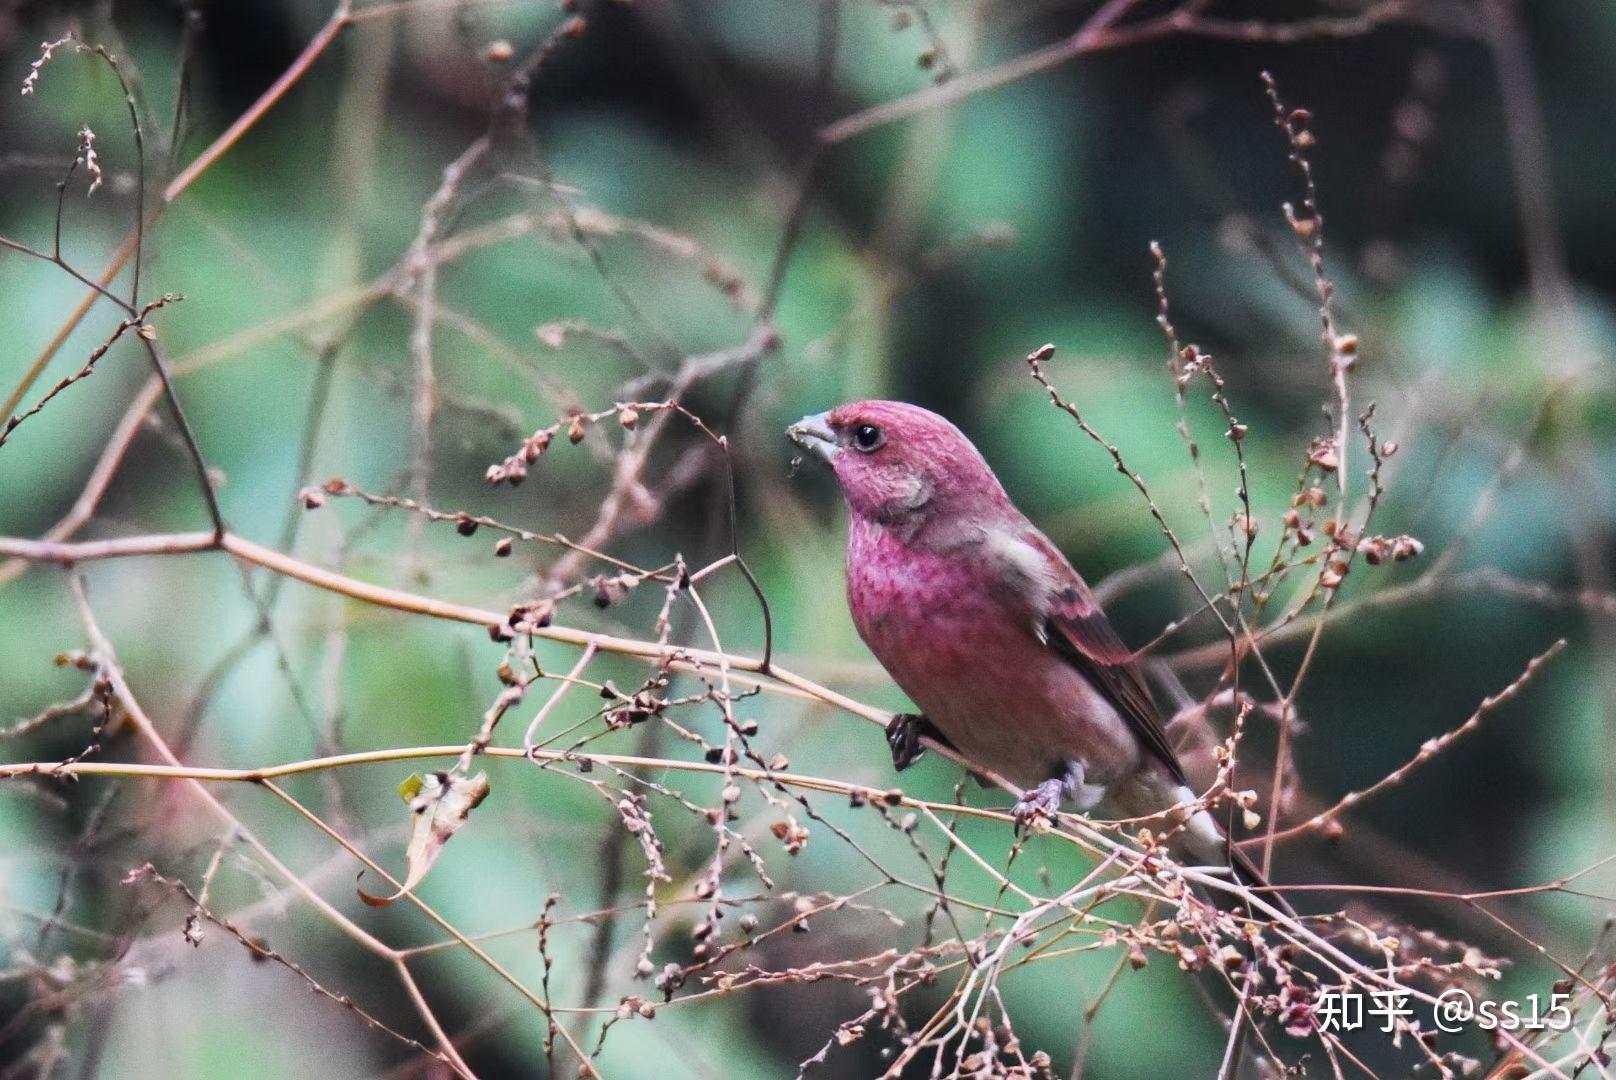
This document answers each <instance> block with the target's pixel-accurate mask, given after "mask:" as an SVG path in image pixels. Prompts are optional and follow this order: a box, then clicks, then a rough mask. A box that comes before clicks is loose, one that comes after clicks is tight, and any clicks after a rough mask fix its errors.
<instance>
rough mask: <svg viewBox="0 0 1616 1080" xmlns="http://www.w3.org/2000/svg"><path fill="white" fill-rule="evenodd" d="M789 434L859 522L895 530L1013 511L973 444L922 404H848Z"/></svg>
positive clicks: (816, 416) (814, 417)
mask: <svg viewBox="0 0 1616 1080" xmlns="http://www.w3.org/2000/svg"><path fill="white" fill-rule="evenodd" d="M786 434H787V436H789V437H790V439H791V441H792V442H795V443H796V444H797V445H798V446H800V447H802V449H803V450H805V451H806V452H808V453H809V454H812V455H813V456H814V457H817V458H819V459H820V460H821V461H823V462H825V463H826V464H827V465H829V466H830V467H831V471H833V472H834V473H835V474H836V482H837V483H838V484H839V485H841V489H842V495H843V496H844V497H845V498H846V499H847V505H848V507H849V509H851V510H852V512H853V513H854V514H855V515H856V516H858V517H861V518H866V519H868V520H871V521H875V522H879V523H881V524H886V525H893V524H900V523H913V522H916V521H922V520H925V519H926V518H929V517H937V516H945V515H946V516H952V515H956V514H962V513H964V514H971V515H974V514H975V513H978V512H982V511H989V510H999V509H1001V508H1003V507H1006V506H1008V505H1009V499H1008V497H1007V496H1006V495H1005V493H1004V488H1003V487H1001V486H1000V484H999V481H998V479H997V478H996V477H995V476H994V475H993V470H992V469H990V468H989V467H988V463H987V462H986V461H985V460H983V458H982V455H981V453H980V452H978V451H977V449H976V447H975V446H973V445H971V440H969V439H967V438H966V437H965V436H964V434H963V433H961V431H960V429H959V428H957V427H955V426H954V425H953V424H951V423H949V422H948V421H947V420H945V419H943V418H942V417H941V416H938V415H937V414H936V413H934V412H931V411H930V410H927V409H922V408H921V407H920V406H918V405H909V404H907V403H905V402H902V401H855V402H850V403H848V404H846V405H839V406H837V407H836V408H834V409H832V410H830V411H829V412H822V413H815V414H813V415H812V416H805V417H803V418H802V419H801V420H798V421H797V422H796V423H795V424H792V425H791V426H790V427H789V428H787V429H786Z"/></svg>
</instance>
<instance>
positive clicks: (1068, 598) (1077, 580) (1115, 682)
mask: <svg viewBox="0 0 1616 1080" xmlns="http://www.w3.org/2000/svg"><path fill="white" fill-rule="evenodd" d="M1027 540H1028V542H1029V543H1031V544H1032V545H1033V546H1035V547H1037V548H1039V549H1040V550H1041V552H1042V553H1043V554H1044V556H1045V557H1046V558H1047V559H1048V560H1049V571H1050V579H1049V586H1048V587H1049V595H1048V600H1047V603H1046V606H1045V607H1044V608H1043V623H1042V630H1043V636H1044V638H1045V640H1046V641H1047V642H1048V643H1049V647H1050V648H1052V649H1054V650H1055V652H1056V653H1058V654H1059V655H1060V656H1061V657H1062V658H1063V659H1065V660H1066V661H1067V663H1069V664H1071V665H1072V666H1073V667H1075V668H1077V670H1078V671H1080V672H1082V673H1083V675H1084V676H1085V677H1086V678H1087V679H1088V680H1089V682H1090V683H1091V684H1093V686H1094V687H1095V689H1097V690H1099V691H1100V693H1102V694H1103V695H1105V698H1106V700H1107V701H1109V702H1110V703H1111V706H1112V708H1114V709H1116V710H1117V713H1118V715H1120V716H1121V717H1122V718H1123V720H1125V721H1126V722H1127V724H1128V726H1129V727H1130V728H1132V729H1133V732H1134V734H1135V736H1136V737H1137V738H1138V739H1139V742H1140V744H1141V745H1142V746H1143V747H1145V749H1146V750H1148V751H1149V752H1150V753H1151V754H1153V755H1155V757H1156V758H1158V759H1159V760H1160V761H1161V763H1162V764H1163V765H1165V766H1166V767H1167V771H1168V772H1169V773H1170V774H1171V775H1172V777H1173V779H1174V780H1175V781H1177V782H1178V783H1180V784H1184V785H1185V786H1188V784H1189V781H1188V780H1187V779H1186V778H1185V775H1184V767H1183V766H1182V765H1181V764H1180V763H1179V760H1178V755H1177V754H1176V753H1174V751H1173V746H1172V743H1170V742H1168V740H1167V732H1166V731H1164V730H1163V729H1162V724H1161V715H1160V714H1159V713H1158V712H1157V711H1156V703H1155V701H1153V700H1152V699H1151V696H1150V689H1149V687H1147V686H1146V685H1145V678H1144V674H1143V673H1142V672H1141V671H1140V670H1139V663H1138V661H1136V660H1135V659H1134V657H1133V653H1132V652H1131V651H1130V650H1129V648H1128V647H1127V646H1126V645H1124V644H1123V643H1122V639H1121V638H1119V637H1118V636H1117V632H1116V631H1115V630H1114V629H1112V627H1111V622H1110V620H1109V619H1107V618H1106V617H1105V612H1104V611H1102V610H1101V609H1100V602H1099V601H1098V600H1096V599H1095V598H1094V593H1093V592H1091V591H1090V590H1089V587H1088V584H1087V583H1086V582H1084V580H1083V578H1082V577H1081V576H1079V574H1078V572H1077V571H1076V570H1074V569H1072V565H1071V563H1069V562H1067V561H1066V557H1065V556H1064V555H1062V554H1061V553H1060V551H1059V550H1058V549H1057V548H1056V547H1055V546H1054V545H1053V544H1051V543H1050V542H1049V540H1048V539H1047V538H1045V537H1044V536H1042V535H1039V534H1034V535H1032V536H1029V537H1028V538H1027Z"/></svg>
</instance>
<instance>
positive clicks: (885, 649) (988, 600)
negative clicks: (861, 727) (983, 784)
mask: <svg viewBox="0 0 1616 1080" xmlns="http://www.w3.org/2000/svg"><path fill="white" fill-rule="evenodd" d="M847 593H848V605H849V607H850V609H851V610H852V615H853V622H854V625H855V626H857V627H858V630H859V633H860V635H861V636H862V637H863V638H864V641H865V643H866V644H867V645H868V646H869V647H870V651H871V652H873V653H874V654H875V656H876V659H878V660H880V661H881V664H882V666H883V667H885V668H886V669H887V672H888V673H889V674H890V675H891V676H892V677H893V679H894V680H895V681H896V682H897V683H898V685H899V686H900V687H902V688H903V691H904V692H905V693H906V694H908V695H909V697H910V698H911V699H912V700H913V701H914V703H915V704H916V705H917V706H919V708H920V710H921V711H922V712H923V713H925V715H926V716H927V717H928V718H929V719H931V721H932V722H933V723H934V724H936V725H937V726H938V728H939V729H941V730H942V732H943V733H944V734H945V735H947V736H948V737H949V739H950V740H951V741H952V742H953V743H954V744H955V745H956V746H958V747H959V749H960V750H961V751H962V752H963V753H964V754H965V755H966V756H967V757H969V758H971V759H972V760H973V761H975V762H976V763H978V764H980V765H982V766H983V767H985V768H987V769H991V770H993V771H995V772H998V773H1000V774H1001V775H1003V776H1004V777H1005V778H1006V779H1009V780H1011V781H1013V782H1015V783H1017V784H1020V785H1022V786H1026V785H1029V784H1034V783H1037V782H1039V781H1041V780H1044V779H1047V778H1049V777H1050V776H1051V775H1055V774H1058V772H1059V771H1060V770H1061V769H1062V768H1064V763H1065V762H1066V761H1067V760H1072V759H1081V760H1083V761H1085V763H1086V764H1087V767H1088V769H1089V774H1090V778H1091V781H1097V782H1101V783H1106V782H1109V781H1110V780H1112V779H1115V778H1120V777H1122V776H1126V775H1128V774H1129V773H1131V772H1132V771H1133V769H1134V768H1135V767H1136V765H1137V761H1138V750H1137V747H1136V745H1135V743H1134V741H1133V739H1132V737H1131V735H1130V734H1129V732H1128V731H1127V729H1126V725H1125V724H1124V722H1123V721H1122V720H1121V718H1120V717H1119V716H1118V715H1117V714H1116V713H1115V711H1114V710H1112V709H1111V707H1110V706H1109V705H1108V704H1107V703H1106V702H1105V701H1104V699H1103V698H1101V697H1100V695H1099V694H1098V693H1097V692H1096V691H1095V690H1094V689H1093V687H1092V686H1090V685H1089V683H1088V682H1087V680H1086V679H1084V678H1083V676H1082V675H1081V674H1079V673H1078V672H1077V671H1076V669H1074V668H1073V667H1071V666H1070V665H1069V664H1067V663H1066V661H1064V660H1063V659H1061V658H1060V657H1059V656H1058V655H1056V654H1055V653H1054V652H1053V651H1052V650H1050V649H1049V648H1048V647H1047V646H1046V645H1045V644H1044V643H1043V642H1041V641H1040V640H1039V638H1038V637H1037V636H1036V634H1035V624H1036V615H1035V613H1034V610H1033V608H1032V606H1031V604H1030V603H1029V602H1028V599H1027V598H1026V597H1022V596H1018V595H1016V594H1015V592H1014V591H1013V590H1012V589H1011V588H1009V587H1008V586H1007V585H1006V584H1005V583H1004V582H1002V581H1001V580H999V579H998V578H997V577H996V576H995V572H994V568H993V564H992V563H991V561H990V560H988V559H986V558H985V557H984V555H983V552H982V550H981V548H980V546H972V545H966V546H963V547H955V548H953V549H951V550H948V551H934V550H929V549H927V548H926V547H925V546H924V545H923V544H911V543H906V542H904V541H903V540H902V539H900V538H898V537H897V536H895V535H894V534H893V533H891V532H890V531H888V530H885V529H883V528H881V527H880V526H878V525H875V524H873V523H870V522H867V521H863V520H859V519H855V521H854V522H853V526H852V533H851V536H850V537H849V543H848V552H847Z"/></svg>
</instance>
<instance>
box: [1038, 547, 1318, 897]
mask: <svg viewBox="0 0 1616 1080" xmlns="http://www.w3.org/2000/svg"><path fill="white" fill-rule="evenodd" d="M1031 539H1032V541H1033V542H1034V543H1035V544H1036V545H1037V546H1038V547H1040V548H1041V549H1042V550H1043V551H1044V553H1045V554H1046V555H1047V556H1049V559H1050V561H1051V563H1052V564H1053V565H1054V566H1055V567H1056V568H1057V572H1058V573H1060V574H1061V575H1062V577H1063V579H1064V580H1063V581H1062V582H1061V583H1060V584H1059V585H1058V586H1057V587H1056V590H1055V594H1054V596H1053V597H1052V598H1051V600H1050V605H1049V611H1048V613H1047V614H1046V615H1045V618H1044V632H1045V636H1046V637H1047V638H1048V640H1049V645H1050V648H1052V649H1054V650H1055V651H1056V652H1057V653H1058V654H1059V655H1060V656H1061V657H1062V658H1064V659H1065V660H1066V661H1067V662H1068V663H1070V664H1071V665H1072V666H1073V667H1075V668H1077V670H1078V671H1080V672H1082V673H1083V675H1084V677H1086V678H1087V679H1088V680H1089V682H1090V683H1091V684H1092V685H1093V686H1094V687H1095V688H1096V689H1098V690H1099V691H1100V692H1101V693H1102V694H1104V695H1105V697H1106V700H1108V701H1110V702H1111V705H1112V707H1113V708H1115V709H1116V710H1117V712H1118V713H1119V714H1120V715H1121V716H1122V718H1123V719H1124V720H1126V721H1127V722H1128V726H1129V727H1131V728H1133V730H1134V733H1135V734H1136V735H1137V736H1138V738H1139V742H1140V744H1141V745H1142V746H1144V747H1145V748H1146V749H1147V750H1149V751H1150V753H1152V754H1154V755H1155V756H1156V758H1157V759H1159V760H1160V761H1161V763H1162V764H1163V765H1165V766H1166V767H1167V771H1168V773H1169V774H1171V775H1172V777H1173V779H1174V780H1175V781H1177V782H1178V783H1180V784H1183V785H1184V786H1186V787H1188V786H1189V780H1188V779H1187V778H1186V777H1185V775H1184V767H1183V766H1182V765H1181V764H1179V761H1178V754H1177V753H1175V752H1174V751H1173V747H1172V744H1171V743H1169V742H1168V741H1167V732H1166V731H1164V730H1163V729H1162V725H1161V714H1159V713H1158V712H1157V711H1156V703H1155V701H1153V700H1152V699H1151V696H1150V688H1149V687H1148V686H1146V685H1145V678H1144V674H1143V673H1142V672H1141V671H1140V670H1139V663H1138V661H1136V660H1134V658H1133V653H1132V652H1131V651H1130V650H1129V649H1128V647H1127V646H1126V645H1124V644H1123V643H1122V639H1121V638H1119V637H1118V636H1117V632H1116V630H1114V629H1113V628H1112V626H1111V621H1110V620H1109V619H1107V618H1106V617H1105V612H1104V611H1102V610H1100V602H1099V601H1098V600H1096V599H1095V598H1094V594H1093V593H1092V592H1091V591H1090V590H1089V587H1088V585H1087V584H1086V583H1085V582H1084V581H1083V579H1082V577H1080V576H1079V575H1078V573H1077V571H1076V570H1073V569H1072V567H1071V564H1070V563H1068V562H1067V561H1066V557H1065V556H1063V555H1061V554H1060V552H1059V551H1058V550H1057V549H1056V548H1055V546H1054V545H1053V544H1051V543H1049V541H1048V540H1046V539H1044V538H1043V537H1042V536H1034V537H1032V538H1031ZM1225 854H1226V856H1227V857H1228V859H1229V865H1230V867H1231V868H1233V870H1234V873H1235V877H1236V878H1237V879H1238V880H1239V881H1240V882H1241V883H1242V884H1244V885H1246V886H1248V887H1251V888H1255V889H1258V890H1262V891H1265V892H1267V895H1268V899H1269V901H1270V902H1271V903H1273V904H1275V905H1276V906H1278V907H1280V908H1281V909H1283V910H1285V911H1289V912H1292V913H1293V914H1294V912H1293V911H1292V908H1291V906H1290V904H1289V903H1287V902H1286V900H1285V898H1284V897H1283V896H1280V895H1279V894H1278V893H1273V892H1270V891H1269V890H1270V889H1271V886H1270V885H1269V883H1268V879H1267V878H1266V877H1265V876H1263V872H1262V871H1261V870H1259V869H1258V868H1257V865H1256V864H1255V863H1253V862H1252V861H1251V860H1250V859H1249V858H1247V857H1246V855H1245V853H1244V852H1242V851H1241V850H1240V849H1239V848H1237V847H1235V846H1234V845H1233V844H1228V845H1227V846H1226V848H1225ZM1219 895H1220V896H1221V895H1222V894H1219Z"/></svg>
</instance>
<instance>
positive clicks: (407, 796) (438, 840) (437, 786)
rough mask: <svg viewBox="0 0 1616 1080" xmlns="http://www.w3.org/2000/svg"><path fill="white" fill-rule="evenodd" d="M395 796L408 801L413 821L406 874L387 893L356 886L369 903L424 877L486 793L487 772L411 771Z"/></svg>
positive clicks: (380, 903) (384, 901)
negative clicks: (375, 893)
mask: <svg viewBox="0 0 1616 1080" xmlns="http://www.w3.org/2000/svg"><path fill="white" fill-rule="evenodd" d="M398 794H399V797H400V798H402V799H403V800H404V801H405V802H406V803H408V804H409V808H410V813H411V814H413V815H414V817H415V823H414V825H413V826H412V827H411V829H410V845H409V848H408V849H407V850H406V851H405V858H406V860H407V861H408V863H409V876H408V877H406V878H405V879H404V885H403V887H401V888H400V889H399V890H398V891H397V892H396V893H394V894H393V895H391V896H371V895H370V894H369V893H367V892H365V891H364V890H363V889H361V890H359V899H361V900H363V901H364V902H365V903H367V904H370V905H371V906H372V907H386V906H387V905H388V904H391V903H392V902H393V901H395V900H397V899H398V898H399V897H401V896H403V895H404V894H405V893H407V892H409V891H410V890H411V889H413V888H415V887H416V886H417V885H419V884H420V883H421V882H422V880H424V879H425V878H426V875H427V871H429V870H431V869H432V864H433V863H435V862H437V861H438V856H439V855H441V854H443V846H444V845H445V844H447V843H448V842H449V840H450V838H451V837H453V836H454V834H455V833H457V832H459V831H460V827H461V826H462V825H464V824H465V823H466V819H467V818H469V817H470V816H471V812H472V811H473V810H475V809H477V804H478V803H480V802H482V801H483V800H484V799H486V798H487V797H488V774H487V773H478V774H477V775H476V776H455V775H452V774H450V773H444V772H437V773H428V774H427V775H426V776H419V775H411V776H410V777H409V779H407V780H405V781H404V782H403V783H402V784H400V785H399V786H398Z"/></svg>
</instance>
